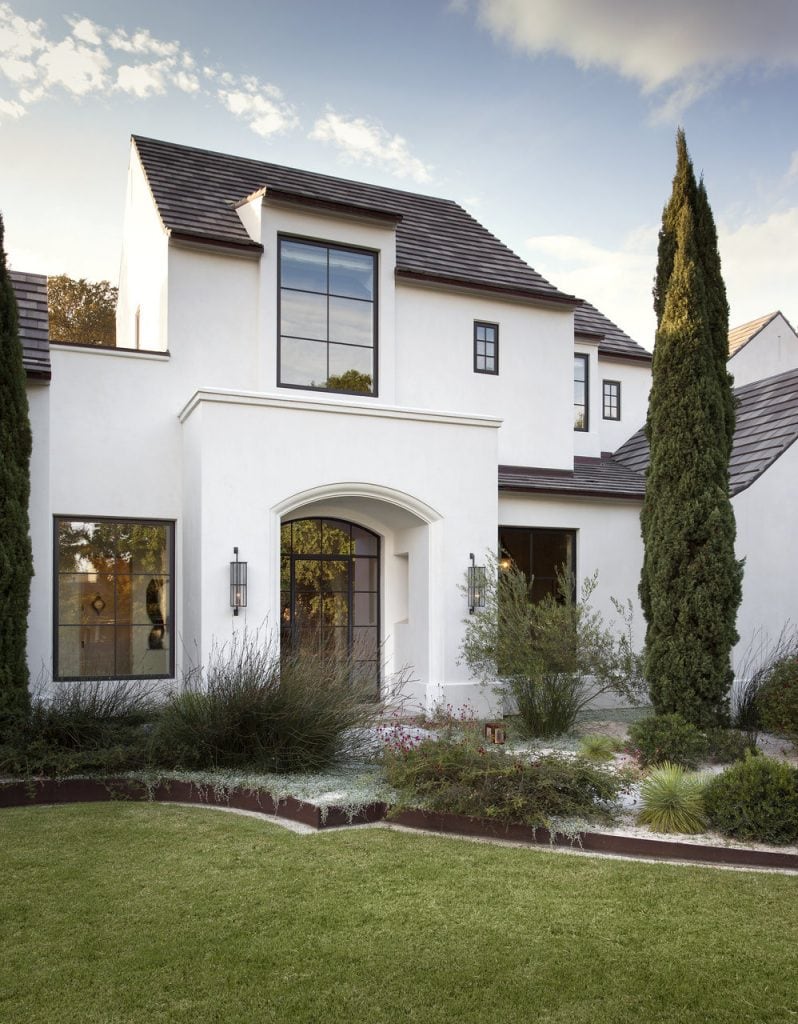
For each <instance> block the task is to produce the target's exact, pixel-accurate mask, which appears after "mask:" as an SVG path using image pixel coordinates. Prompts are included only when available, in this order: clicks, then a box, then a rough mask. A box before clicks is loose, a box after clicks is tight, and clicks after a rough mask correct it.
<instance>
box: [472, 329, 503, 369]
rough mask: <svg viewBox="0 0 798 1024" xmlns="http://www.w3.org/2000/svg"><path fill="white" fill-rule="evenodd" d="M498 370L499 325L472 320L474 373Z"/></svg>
mask: <svg viewBox="0 0 798 1024" xmlns="http://www.w3.org/2000/svg"><path fill="white" fill-rule="evenodd" d="M498 372H499V325H498V324H488V323H485V322H484V321H482V320H475V321H474V373H493V374H497V373H498Z"/></svg>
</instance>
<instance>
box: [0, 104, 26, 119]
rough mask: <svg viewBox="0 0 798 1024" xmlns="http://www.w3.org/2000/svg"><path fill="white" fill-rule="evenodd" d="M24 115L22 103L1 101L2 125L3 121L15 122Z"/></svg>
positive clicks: (0, 114)
mask: <svg viewBox="0 0 798 1024" xmlns="http://www.w3.org/2000/svg"><path fill="white" fill-rule="evenodd" d="M24 113H25V108H24V107H23V106H22V104H21V103H17V101H16V100H4V99H0V123H2V120H9V121H15V120H16V119H17V118H19V117H22V116H23V115H24Z"/></svg>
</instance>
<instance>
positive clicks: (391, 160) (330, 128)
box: [309, 110, 431, 182]
mask: <svg viewBox="0 0 798 1024" xmlns="http://www.w3.org/2000/svg"><path fill="white" fill-rule="evenodd" d="M309 138H311V139H315V140H317V141H319V142H331V143H332V144H333V145H335V146H337V147H338V149H340V150H341V151H342V152H343V153H344V154H345V155H346V156H347V157H349V158H350V159H352V160H356V161H358V162H359V163H363V164H366V165H370V164H378V165H381V166H383V167H385V168H387V169H388V170H389V171H390V172H391V173H392V174H395V175H396V176H397V177H399V178H404V177H409V178H413V180H414V181H419V182H424V181H429V180H430V178H431V170H430V168H429V167H427V166H426V165H425V164H424V163H422V162H421V160H419V159H418V158H417V157H415V156H413V155H412V154H411V153H410V152H409V150H408V148H407V142H406V141H405V140H404V139H403V138H402V136H401V135H389V133H388V132H387V131H386V130H385V129H384V128H383V127H382V125H379V124H376V123H375V122H373V121H367V120H366V119H365V118H362V117H352V118H345V117H340V116H339V115H338V114H336V113H335V111H333V110H328V111H327V113H326V114H325V115H324V117H321V118H319V119H318V120H317V121H316V123H315V124H314V126H313V131H311V133H310V135H309Z"/></svg>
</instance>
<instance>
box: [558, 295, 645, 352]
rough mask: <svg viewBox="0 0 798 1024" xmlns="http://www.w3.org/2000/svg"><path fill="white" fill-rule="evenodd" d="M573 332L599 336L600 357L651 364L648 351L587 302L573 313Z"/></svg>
mask: <svg viewBox="0 0 798 1024" xmlns="http://www.w3.org/2000/svg"><path fill="white" fill-rule="evenodd" d="M574 330H575V332H576V333H577V334H587V335H594V336H595V335H600V336H601V341H599V347H598V349H599V354H600V355H603V356H619V357H621V358H623V359H634V360H635V361H636V362H641V363H650V362H651V359H652V356H651V353H650V352H649V351H648V349H645V348H643V346H642V345H638V343H637V342H636V341H632V339H631V338H630V337H629V335H628V334H627V333H626V332H625V331H622V330H621V328H620V327H618V325H617V324H614V323H613V322H612V320H610V319H609V318H608V317H606V316H604V314H603V313H600V312H599V311H598V310H597V309H596V307H595V306H591V304H590V303H589V302H584V301H583V302H582V303H581V305H579V306H578V307H577V308H576V310H575V311H574Z"/></svg>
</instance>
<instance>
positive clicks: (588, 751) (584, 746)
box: [579, 733, 622, 762]
mask: <svg viewBox="0 0 798 1024" xmlns="http://www.w3.org/2000/svg"><path fill="white" fill-rule="evenodd" d="M621 746H622V745H621V744H620V743H619V742H618V740H616V739H614V738H613V737H612V736H601V735H600V734H598V733H590V734H589V735H587V736H583V737H582V739H581V740H580V741H579V753H580V754H581V755H582V757H586V758H587V759H588V761H599V762H601V761H611V760H612V755H613V754H614V753H615V752H616V751H618V750H620V749H621Z"/></svg>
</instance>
